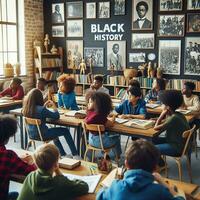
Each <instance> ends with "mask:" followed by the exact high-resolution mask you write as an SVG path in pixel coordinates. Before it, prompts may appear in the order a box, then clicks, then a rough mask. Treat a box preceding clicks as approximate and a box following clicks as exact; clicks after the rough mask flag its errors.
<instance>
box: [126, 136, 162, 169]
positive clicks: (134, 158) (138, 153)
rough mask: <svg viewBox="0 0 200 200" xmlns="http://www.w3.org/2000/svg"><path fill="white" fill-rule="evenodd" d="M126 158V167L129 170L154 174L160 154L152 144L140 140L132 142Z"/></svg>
mask: <svg viewBox="0 0 200 200" xmlns="http://www.w3.org/2000/svg"><path fill="white" fill-rule="evenodd" d="M125 157H126V159H125V165H126V167H127V168H128V169H142V170H144V171H147V172H149V173H152V172H154V171H155V170H156V167H157V165H158V161H159V157H160V153H159V151H158V149H157V148H156V147H155V146H154V145H153V144H152V143H150V142H148V141H146V140H143V139H139V140H135V141H133V142H132V144H131V145H130V147H129V148H128V150H127V151H126V153H125Z"/></svg>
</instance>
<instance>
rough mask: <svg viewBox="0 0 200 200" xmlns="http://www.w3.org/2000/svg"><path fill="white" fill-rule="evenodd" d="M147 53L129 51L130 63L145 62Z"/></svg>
mask: <svg viewBox="0 0 200 200" xmlns="http://www.w3.org/2000/svg"><path fill="white" fill-rule="evenodd" d="M145 57H146V55H145V53H142V52H141V53H129V62H130V63H143V62H145Z"/></svg>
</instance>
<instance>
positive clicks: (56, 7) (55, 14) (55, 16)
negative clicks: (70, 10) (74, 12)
mask: <svg viewBox="0 0 200 200" xmlns="http://www.w3.org/2000/svg"><path fill="white" fill-rule="evenodd" d="M64 16H65V15H64V3H55V4H52V24H56V23H64V19H65V17H64Z"/></svg>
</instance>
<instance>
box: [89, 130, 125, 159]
mask: <svg viewBox="0 0 200 200" xmlns="http://www.w3.org/2000/svg"><path fill="white" fill-rule="evenodd" d="M101 136H102V142H103V146H104V147H105V148H108V147H110V146H113V145H114V144H115V148H114V149H115V152H116V153H117V156H118V157H120V155H121V153H122V150H121V144H120V136H119V135H118V134H109V133H107V132H105V133H104V134H102V135H101ZM89 144H90V145H92V146H94V147H97V148H100V147H101V143H100V138H99V135H94V134H92V133H90V134H89ZM110 157H113V155H112V153H111V155H110Z"/></svg>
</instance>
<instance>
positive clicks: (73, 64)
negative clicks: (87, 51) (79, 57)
mask: <svg viewBox="0 0 200 200" xmlns="http://www.w3.org/2000/svg"><path fill="white" fill-rule="evenodd" d="M68 61H69V60H68ZM72 71H73V72H72V73H73V74H74V75H75V74H76V58H73V61H72Z"/></svg>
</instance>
